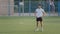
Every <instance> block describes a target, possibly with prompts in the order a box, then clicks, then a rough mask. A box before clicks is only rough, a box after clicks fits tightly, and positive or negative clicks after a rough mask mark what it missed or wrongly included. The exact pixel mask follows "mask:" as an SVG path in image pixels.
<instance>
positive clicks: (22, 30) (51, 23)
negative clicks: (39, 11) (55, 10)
mask: <svg viewBox="0 0 60 34" xmlns="http://www.w3.org/2000/svg"><path fill="white" fill-rule="evenodd" d="M35 23H36V21H35V17H17V16H0V34H60V17H56V16H54V17H44V31H43V32H40V31H38V32H34V29H35Z"/></svg>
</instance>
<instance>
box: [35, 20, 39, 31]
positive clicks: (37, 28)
mask: <svg viewBox="0 0 60 34" xmlns="http://www.w3.org/2000/svg"><path fill="white" fill-rule="evenodd" d="M38 30H39V21H37V23H36V30H35V31H38Z"/></svg>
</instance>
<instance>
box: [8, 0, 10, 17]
mask: <svg viewBox="0 0 60 34" xmlns="http://www.w3.org/2000/svg"><path fill="white" fill-rule="evenodd" d="M8 16H10V0H8Z"/></svg>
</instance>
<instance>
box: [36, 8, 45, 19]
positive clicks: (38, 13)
mask: <svg viewBox="0 0 60 34" xmlns="http://www.w3.org/2000/svg"><path fill="white" fill-rule="evenodd" d="M43 12H44V9H42V8H40V9H39V8H37V9H36V17H37V18H39V17H42V16H43Z"/></svg>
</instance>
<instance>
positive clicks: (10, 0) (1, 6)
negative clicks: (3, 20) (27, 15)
mask: <svg viewBox="0 0 60 34" xmlns="http://www.w3.org/2000/svg"><path fill="white" fill-rule="evenodd" d="M13 13H14V0H0V15H9V14H10V15H13Z"/></svg>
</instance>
